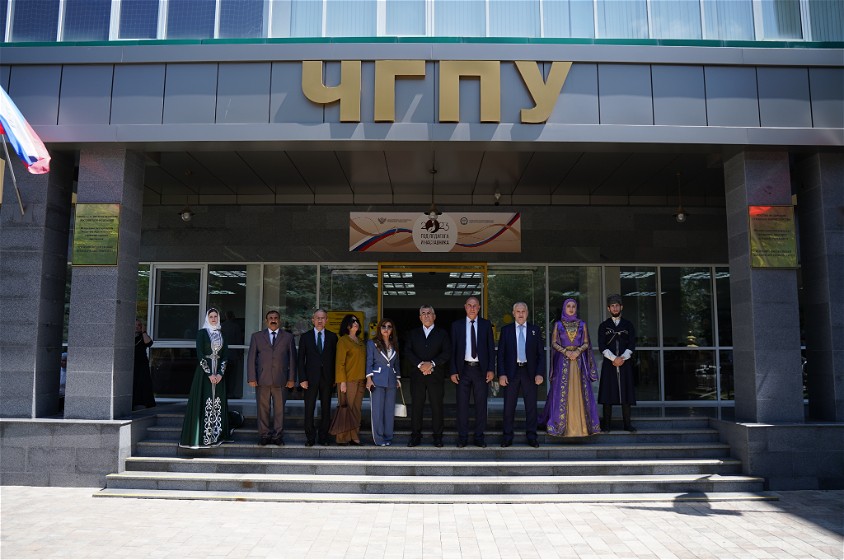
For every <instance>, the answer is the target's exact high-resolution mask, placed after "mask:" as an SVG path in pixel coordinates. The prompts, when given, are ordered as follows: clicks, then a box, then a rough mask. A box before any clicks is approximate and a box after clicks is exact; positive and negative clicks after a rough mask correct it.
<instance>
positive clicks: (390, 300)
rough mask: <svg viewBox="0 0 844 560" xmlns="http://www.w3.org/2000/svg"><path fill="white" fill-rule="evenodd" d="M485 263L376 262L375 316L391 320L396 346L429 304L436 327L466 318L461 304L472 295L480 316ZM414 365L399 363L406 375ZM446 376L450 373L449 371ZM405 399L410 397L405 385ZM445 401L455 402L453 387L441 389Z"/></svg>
mask: <svg viewBox="0 0 844 560" xmlns="http://www.w3.org/2000/svg"><path fill="white" fill-rule="evenodd" d="M486 283H487V265H486V263H380V264H379V265H378V309H379V313H378V317H379V318H380V317H388V318H390V319H392V320H393V322H394V323H395V325H396V328H397V329H398V334H399V341H400V344H404V341H405V340H406V335H407V333H408V332H409V331H410V330H412V329H415V328H417V327H419V326H420V325H421V322H420V320H419V308H420V307H421V306H423V305H430V306H432V307H433V308H434V310H435V311H436V315H437V319H436V326H437V328H443V329H450V328H451V323H453V322H454V321H456V320H458V319H461V318H463V317H465V316H466V313H465V311H464V309H463V304H464V303H465V302H466V298H468V297H470V296H475V297H477V298H478V299H479V300H480V301H481V316H483V317H486V307H487V305H486V304H487V284H486ZM415 367H416V364H409V363H402V371H404V372H410V371H412V369H413V368H415ZM449 373H450V372H449ZM405 398H407V399H409V398H410V391H409V384H407V385H406V390H405ZM445 402H446V403H454V402H455V389H454V385H453V384H452V383H450V382H448V383H446V386H445Z"/></svg>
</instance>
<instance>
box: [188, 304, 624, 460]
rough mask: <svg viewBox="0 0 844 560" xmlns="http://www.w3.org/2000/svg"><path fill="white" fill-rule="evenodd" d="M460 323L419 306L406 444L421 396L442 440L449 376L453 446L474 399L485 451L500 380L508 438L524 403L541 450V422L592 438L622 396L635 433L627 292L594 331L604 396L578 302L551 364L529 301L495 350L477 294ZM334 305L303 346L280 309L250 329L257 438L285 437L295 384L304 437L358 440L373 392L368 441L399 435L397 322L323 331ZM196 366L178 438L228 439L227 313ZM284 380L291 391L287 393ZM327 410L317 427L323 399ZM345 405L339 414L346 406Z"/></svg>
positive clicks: (207, 330) (214, 319)
mask: <svg viewBox="0 0 844 560" xmlns="http://www.w3.org/2000/svg"><path fill="white" fill-rule="evenodd" d="M464 309H465V311H466V317H465V319H460V320H458V321H455V322H454V323H452V325H451V328H450V330H449V331H448V332H447V331H446V329H443V328H440V327H438V326H436V324H435V321H436V314H435V312H434V309H433V307H431V306H428V305H424V306H422V307H421V308H420V309H419V320H420V322H421V325H420V326H419V327H417V328H415V329H413V330H412V331H411V332H410V333H409V334H408V335H407V339H406V341H405V344H404V347H403V348H402V354H403V356H404V358H405V361H406V363H409V364H413V366H414V367H413V369H412V371H411V372H410V376H409V377H410V385H411V387H410V392H411V399H412V406H411V430H412V431H411V435H410V441H409V442H408V443H407V445H408V447H415V446H418V445H420V444H421V443H422V424H423V417H424V408H425V403H426V401H427V402H428V403H429V404H430V409H431V420H432V432H433V434H432V436H433V444H434V446H436V447H442V446H443V432H444V420H443V396H444V392H445V384H446V383H447V382H451V383H454V384H455V385H456V386H457V446H458V447H466V446H467V445H468V444H469V434H470V429H469V428H470V427H469V415H470V414H469V413H470V403H472V401H473V402H474V419H475V423H474V426H473V430H472V436H473V437H472V444H473V445H475V446H478V447H486V446H487V443H486V439H485V432H486V424H487V397H488V394H489V389H488V387H489V384H490V383H491V382H492V381H493V380H494V379H495V377H496V368H497V375H498V383H499V385H500V387H501V390H502V392H503V395H504V422H503V424H504V426H503V434H502V438H501V446H502V447H509V446H511V445H512V444H513V439H514V425H515V416H516V408H517V403H518V399H519V397H520V396H521V398H522V399H523V401H524V408H525V435H526V438H527V443H528V445H530V446H532V447H539V440H538V437H537V430H538V427H539V426H540V425H543V426H546V429H547V433H548V435H551V436H557V437H585V436H589V435H592V434H597V433H599V432H602V431H603V432H609V431H610V430H611V429H612V422H611V421H612V407H613V405H615V404H620V405H621V409H622V419H623V425H624V429H625V430H627V431H635V428H634V427H633V425H632V423H631V419H630V417H631V412H630V411H631V406H632V405H634V404H636V397H635V390H634V379H633V362H632V360H631V358H632V356H633V351H634V350H635V345H636V334H635V331H634V328H633V324H632V323H631V322H630V321H627V320H626V319H624V318H622V317H621V312H622V309H623V306H622V301H621V296H619V295H611V296H609V298H607V311H608V312H609V314H610V317H609V318H608V319H607V320H606V321H604V322H603V323H601V325H600V326H599V327H598V348H599V351H600V352H601V354H602V356H603V363H602V366H601V376H600V383H599V389H598V399H597V404H602V405H603V418H599V415H598V406H597V404H596V401H595V397H594V395H593V392H592V382H594V381H598V372H597V368H596V366H595V361H594V359H593V356H592V349H591V348H592V346H591V342H590V338H589V330H588V328H587V326H586V323H585V322H584V321H583V320H581V319H580V318H579V317H578V315H577V302H576V301H575V300H574V299H567V300H566V301H565V302H564V303H563V310H562V315H561V317H560V320H558V321H555V323H554V328H553V333H552V337H551V367H550V368H549V369H547V370H546V367H545V340H544V339H543V336H542V331H541V329H540V328H539V327H538V326H537V325H535V324H533V323H530V322H528V306H527V304H526V303H524V302H517V303H516V304H514V305H513V317H514V322H513V323H509V324H507V325H505V326H504V327H503V328H502V329H501V335H500V337H499V343H498V348H497V349H496V347H495V343H494V339H493V329H492V324H491V323H490V322H489V321H488V320H487V319H484V318H482V317H480V316H479V314H480V301H479V300H478V298H476V297H470V298H468V299H467V300H466V303H465V305H464ZM327 318H328V313H327V312H326V311H325V310H324V309H317V310H316V311H315V312H314V314H313V317H312V323H313V327H314V328H313V329H312V330H309V331H306V332H304V333H302V334H301V336H300V338H299V348H298V351H297V349H296V345H295V341H294V338H293V335H292V334H290V333H289V332H287V331H285V330H283V329H281V323H280V319H281V317H280V315H279V313H278V312H277V311H270V312H268V313H267V314H266V328H265V329H263V330H261V331H258V332H256V333H254V334H253V335H252V339H251V341H250V344H249V354H248V358H247V372H248V383H249V385H250V386H251V387H254V388H255V395H256V401H257V410H258V435H259V440H258V443H259V445H268V444H274V445H284V437H283V436H284V396H285V391H286V389H292V388H294V387H295V386H296V384H297V383H298V384H299V386H300V387H301V388H302V389H303V390H304V401H305V402H304V404H305V407H304V429H305V438H306V445H307V446H308V447H311V446H313V445H315V444H317V443H319V444H320V445H330V444H331V440H330V437H331V436H332V435H333V436H334V438H335V443H336V444H337V445H363V442H362V440H361V435H360V426H361V408H362V404H363V397H364V395H365V393H367V392H368V393H369V395H370V399H371V401H370V404H371V425H372V439H373V442H374V443H375V444H376V445H379V446H389V445H392V443H393V434H394V431H393V426H394V418H395V416H394V408H395V403H396V395H397V392H398V390H400V388H401V377H402V376H401V367H400V365H399V364H400V362H399V347H398V335H397V333H396V328H395V323H394V322H393V321H392V320H390V319H387V318H382V319H381V320H380V321H379V322H378V325H377V327H376V333H375V336H374V338H372V339H370V340H363V339H362V338H361V330H362V329H361V325H360V322H359V320H358V318H357V317H356V316H355V315H352V314H349V315H346V316H345V317H344V318H343V320H342V322H341V324H340V333H339V335H338V334H335V333H333V332H331V331H329V330H327V329H326V328H325V324H326V320H327ZM196 349H197V361H198V364H197V367H196V372H195V374H194V379H193V383H192V385H191V390H190V397H189V400H188V406H187V411H186V413H185V420H184V424H183V427H182V434H181V439H180V445H181V446H183V447H190V448H202V447H212V446H215V445H219V444H221V443H224V442H226V441H229V437H230V434H231V430H230V428H229V424H228V423H229V420H228V403H227V399H226V390H225V383H221V381H222V380H223V378H224V376H225V374H226V359H227V354H228V347H227V344H226V341H225V340H224V338H223V336H222V334H221V331H220V315H219V312H218V311H217V310H216V309H213V308H212V309H209V310H208V312H207V314H206V318H205V324H204V325H203V327H202V328H201V329H199V331H198V333H197V337H196ZM546 377H547V378H548V383H549V385H548V395H547V398H546V401H545V408H544V410H543V411H542V413H541V414H539V413H538V411H537V390H538V387H539V386H540V385H542V383H543V382H545V380H546ZM335 386H336V387H337V395H338V402H337V411H336V412H335V418H334V420H335V421H334V422H333V423H332V419H331V414H330V411H331V398H332V393H333V390H334V387H335ZM285 388H286V389H285ZM317 400H319V402H320V410H321V412H320V418H319V423H318V425H315V421H314V414H315V410H316V402H317ZM339 409H343V410H342V412H343V415H342V420H343V421H342V422H340V421H339V420H341V418H340V416H341V415H340V414H339V412H340V410H339Z"/></svg>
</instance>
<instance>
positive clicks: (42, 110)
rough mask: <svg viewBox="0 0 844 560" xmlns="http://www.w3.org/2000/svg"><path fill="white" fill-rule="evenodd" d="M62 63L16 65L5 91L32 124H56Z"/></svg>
mask: <svg viewBox="0 0 844 560" xmlns="http://www.w3.org/2000/svg"><path fill="white" fill-rule="evenodd" d="M61 77H62V67H61V66H15V67H13V68H12V72H11V75H10V76H9V89H7V90H6V92H7V93H8V94H9V97H11V98H12V101H14V102H15V105H17V107H18V109H20V112H21V113H22V114H23V116H24V118H26V120H27V121H29V124H32V125H38V124H57V123H58V120H59V88H60V86H61Z"/></svg>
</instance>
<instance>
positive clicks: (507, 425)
mask: <svg viewBox="0 0 844 560" xmlns="http://www.w3.org/2000/svg"><path fill="white" fill-rule="evenodd" d="M513 318H514V319H515V320H516V322H515V323H510V324H508V325H504V328H502V329H501V337H500V338H499V339H498V383H499V385H501V387H502V388H503V389H504V437H503V438H502V440H501V447H510V446H511V445H513V421H514V419H515V417H516V403H517V402H518V400H519V390H521V392H522V399H523V400H524V402H525V433H526V434H527V441H528V445H530V446H531V447H539V441H537V439H536V388H537V387H538V386H539V385H542V381H543V380H544V379H545V341H544V340H543V339H542V332H541V331H540V330H539V328H538V327H537V326H536V325H534V324H532V323H528V322H527V318H528V306H527V304H526V303H525V302H523V301H520V302H517V303H515V304H514V305H513Z"/></svg>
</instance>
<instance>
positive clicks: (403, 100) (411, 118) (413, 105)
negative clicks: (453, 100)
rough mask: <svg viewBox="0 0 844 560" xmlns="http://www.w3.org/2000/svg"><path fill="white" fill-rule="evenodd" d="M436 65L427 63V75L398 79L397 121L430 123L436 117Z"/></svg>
mask: <svg viewBox="0 0 844 560" xmlns="http://www.w3.org/2000/svg"><path fill="white" fill-rule="evenodd" d="M435 74H436V66H435V64H434V63H433V62H426V63H425V77H424V78H415V77H406V78H399V79H397V80H396V122H397V123H398V122H402V123H430V122H434V119H435V118H436V113H435V112H434V111H435V107H436V106H437V91H436V89H435V87H434V85H435V84H436V83H437V82H436V79H435Z"/></svg>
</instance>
